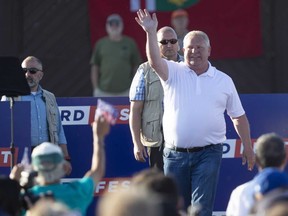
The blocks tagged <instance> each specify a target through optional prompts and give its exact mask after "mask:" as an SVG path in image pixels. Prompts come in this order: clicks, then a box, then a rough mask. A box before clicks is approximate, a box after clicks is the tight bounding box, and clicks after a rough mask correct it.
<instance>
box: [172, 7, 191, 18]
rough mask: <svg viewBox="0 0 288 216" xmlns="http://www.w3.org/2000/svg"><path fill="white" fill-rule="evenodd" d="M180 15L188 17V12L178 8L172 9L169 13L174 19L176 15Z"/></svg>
mask: <svg viewBox="0 0 288 216" xmlns="http://www.w3.org/2000/svg"><path fill="white" fill-rule="evenodd" d="M181 16H185V17H188V12H187V11H185V10H183V9H178V10H175V11H173V12H172V14H171V18H172V19H174V18H176V17H181Z"/></svg>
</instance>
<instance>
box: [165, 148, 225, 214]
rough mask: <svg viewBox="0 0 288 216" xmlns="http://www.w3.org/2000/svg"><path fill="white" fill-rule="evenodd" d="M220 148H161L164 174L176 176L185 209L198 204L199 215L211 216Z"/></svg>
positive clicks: (220, 155) (219, 163)
mask: <svg viewBox="0 0 288 216" xmlns="http://www.w3.org/2000/svg"><path fill="white" fill-rule="evenodd" d="M222 151H223V146H222V144H218V145H214V146H212V147H210V148H207V149H204V150H202V151H199V152H193V153H186V152H177V151H174V150H171V149H168V148H164V151H163V161H164V173H165V175H168V176H172V177H173V178H174V179H175V181H176V183H177V186H178V189H179V192H180V195H181V196H183V198H184V202H185V206H184V207H185V208H186V209H187V207H188V206H189V205H192V206H195V205H197V204H200V205H201V212H200V216H211V215H212V212H213V207H214V200H215V193H216V188H217V183H218V177H219V170H220V166H221V160H222Z"/></svg>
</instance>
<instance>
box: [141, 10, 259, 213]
mask: <svg viewBox="0 0 288 216" xmlns="http://www.w3.org/2000/svg"><path fill="white" fill-rule="evenodd" d="M137 15H138V17H136V21H137V22H138V24H139V25H140V26H141V27H142V28H143V29H144V31H145V32H146V36H147V46H146V47H147V58H148V61H149V63H150V65H151V66H152V67H153V68H154V70H155V71H157V74H158V76H159V77H160V80H161V84H162V85H163V89H164V115H163V132H164V140H165V148H164V152H163V159H164V173H165V174H166V175H173V176H174V177H175V180H176V182H177V184H178V186H179V189H180V193H181V195H182V196H183V197H184V200H185V207H188V206H189V205H191V204H192V206H195V205H197V204H199V205H200V206H201V207H202V209H201V211H200V216H211V215H212V212H213V206H214V198H215V192H216V187H217V183H218V176H219V169H220V165H221V160H222V142H224V141H225V139H226V137H225V134H226V125H225V118H224V112H225V111H226V110H227V113H228V115H229V116H230V117H231V120H232V122H233V124H234V127H235V129H236V131H237V133H238V135H239V137H240V138H241V140H242V143H243V147H244V148H243V164H245V163H246V162H248V169H249V170H252V169H253V167H254V163H255V157H254V152H253V149H252V144H251V138H250V129H249V123H248V120H247V117H246V115H245V111H244V109H243V108H242V105H241V102H240V99H239V96H238V93H237V91H236V88H235V86H234V83H233V81H232V79H231V78H230V77H229V76H228V75H226V74H224V73H223V72H221V71H219V70H217V69H216V68H215V67H213V66H212V65H211V64H210V62H209V61H208V58H209V56H210V53H211V47H210V41H209V38H208V36H207V35H206V34H205V33H204V32H202V31H191V32H189V33H188V34H187V35H186V36H185V38H184V48H183V51H184V62H180V63H177V62H172V61H167V60H165V59H162V58H161V56H160V52H159V47H158V42H157V36H156V32H157V26H158V21H157V17H156V14H153V16H152V17H151V16H150V14H149V13H148V12H147V11H146V10H144V11H142V10H139V11H138V12H137Z"/></svg>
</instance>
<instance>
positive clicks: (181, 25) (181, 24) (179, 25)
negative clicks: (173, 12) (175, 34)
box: [171, 16, 189, 29]
mask: <svg viewBox="0 0 288 216" xmlns="http://www.w3.org/2000/svg"><path fill="white" fill-rule="evenodd" d="M188 22H189V20H188V17H186V16H179V17H175V18H174V19H172V21H171V24H172V26H173V28H174V29H187V27H188Z"/></svg>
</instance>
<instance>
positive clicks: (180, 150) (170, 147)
mask: <svg viewBox="0 0 288 216" xmlns="http://www.w3.org/2000/svg"><path fill="white" fill-rule="evenodd" d="M214 145H221V143H218V144H210V145H206V146H202V147H193V148H179V147H176V146H165V147H166V148H169V149H172V150H174V151H178V152H187V153H191V152H199V151H202V150H204V149H208V148H210V147H212V146H214Z"/></svg>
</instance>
